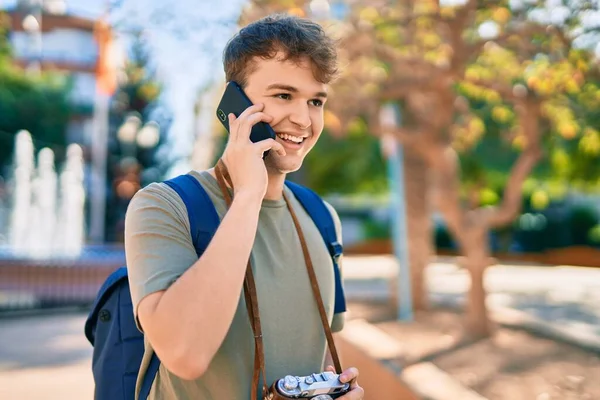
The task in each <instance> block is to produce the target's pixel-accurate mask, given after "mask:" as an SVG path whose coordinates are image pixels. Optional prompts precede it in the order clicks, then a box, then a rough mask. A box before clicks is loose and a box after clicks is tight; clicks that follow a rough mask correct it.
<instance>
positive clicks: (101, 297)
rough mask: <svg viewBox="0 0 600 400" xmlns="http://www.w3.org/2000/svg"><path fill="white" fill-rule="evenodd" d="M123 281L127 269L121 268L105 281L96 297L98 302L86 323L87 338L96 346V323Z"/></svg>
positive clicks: (125, 277)
mask: <svg viewBox="0 0 600 400" xmlns="http://www.w3.org/2000/svg"><path fill="white" fill-rule="evenodd" d="M123 279H127V268H126V267H121V268H118V269H117V270H115V271H114V272H113V273H111V274H110V275H109V276H108V278H106V280H105V281H104V283H103V284H102V286H101V287H100V290H98V296H96V300H95V301H94V304H93V305H92V308H91V311H90V314H89V315H88V318H87V320H86V321H85V328H84V332H85V337H86V338H87V340H88V341H89V342H90V343H91V345H92V346H94V342H95V340H96V336H95V334H94V333H95V329H94V328H95V325H96V321H98V313H99V312H100V310H101V309H102V306H104V303H106V300H107V299H108V297H109V296H110V294H111V293H112V291H113V290H114V289H115V288H116V287H117V286H118V285H119V284H120V283H121V281H122V280H123Z"/></svg>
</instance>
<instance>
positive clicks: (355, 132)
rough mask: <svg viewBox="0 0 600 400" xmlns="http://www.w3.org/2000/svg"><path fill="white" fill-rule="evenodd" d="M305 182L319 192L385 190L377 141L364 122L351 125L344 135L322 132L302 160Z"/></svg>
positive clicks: (382, 166)
mask: <svg viewBox="0 0 600 400" xmlns="http://www.w3.org/2000/svg"><path fill="white" fill-rule="evenodd" d="M303 170H304V172H305V175H306V180H307V182H306V183H307V185H308V186H310V187H311V188H313V189H314V190H316V191H317V192H319V193H320V194H322V195H326V194H332V193H340V194H349V193H382V192H385V191H387V175H386V166H385V162H384V160H383V158H382V155H381V150H380V144H379V140H378V139H377V138H375V137H373V136H371V135H370V134H369V133H368V132H367V127H366V125H364V123H363V122H355V123H353V124H351V126H350V129H349V131H348V132H347V135H346V137H345V138H337V137H334V136H332V135H331V134H329V133H328V132H327V131H325V132H323V134H322V135H321V138H320V139H319V142H318V143H317V145H316V146H315V147H314V148H313V150H312V151H311V152H310V153H309V154H308V156H307V157H306V159H305V160H304V165H303Z"/></svg>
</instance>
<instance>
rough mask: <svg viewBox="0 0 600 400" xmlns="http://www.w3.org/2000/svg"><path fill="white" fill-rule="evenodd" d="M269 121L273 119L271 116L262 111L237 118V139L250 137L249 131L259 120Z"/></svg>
mask: <svg viewBox="0 0 600 400" xmlns="http://www.w3.org/2000/svg"><path fill="white" fill-rule="evenodd" d="M261 121H263V122H266V123H269V122H271V121H273V117H271V116H270V115H267V114H265V113H263V112H256V113H254V114H252V115H249V116H248V117H246V118H244V119H241V118H239V122H240V126H239V128H238V133H239V135H238V137H239V139H244V140H245V139H248V138H250V133H251V132H252V127H253V126H254V125H256V124H258V123H259V122H261Z"/></svg>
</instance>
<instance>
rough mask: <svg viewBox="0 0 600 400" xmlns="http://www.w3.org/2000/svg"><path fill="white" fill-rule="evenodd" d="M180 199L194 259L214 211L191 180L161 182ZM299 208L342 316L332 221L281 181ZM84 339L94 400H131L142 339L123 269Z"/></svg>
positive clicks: (309, 194)
mask: <svg viewBox="0 0 600 400" xmlns="http://www.w3.org/2000/svg"><path fill="white" fill-rule="evenodd" d="M164 183H166V184H167V185H169V186H170V187H171V188H173V189H174V190H175V191H176V192H177V193H178V194H179V196H180V197H181V199H182V200H183V202H184V204H185V206H186V208H187V212H188V216H189V221H190V233H191V236H192V241H193V243H194V248H195V249H196V253H197V254H198V257H200V255H201V254H202V253H203V252H204V250H205V249H206V247H207V246H208V243H209V242H210V240H211V239H212V237H213V235H214V233H215V232H216V230H217V227H218V226H219V222H220V219H219V216H218V214H217V211H216V210H215V207H214V205H213V203H212V201H211V200H210V198H209V197H208V194H207V193H206V192H205V191H204V189H203V188H202V185H200V183H199V182H198V181H197V180H196V179H195V178H194V177H193V176H191V175H188V174H186V175H180V176H178V177H176V178H173V179H170V180H168V181H165V182H164ZM286 185H287V186H288V188H290V189H291V191H292V192H293V193H294V196H295V197H296V198H297V199H298V201H299V202H300V204H302V206H303V207H304V209H305V210H306V212H307V213H308V214H309V215H310V217H311V218H312V220H313V221H314V223H315V225H316V226H317V228H318V230H319V232H320V233H321V235H322V236H323V240H324V241H325V245H326V246H327V249H328V250H329V254H330V255H331V258H332V260H333V267H334V274H335V307H334V312H335V313H340V312H344V311H346V300H345V297H344V292H343V287H342V281H341V277H340V271H339V267H338V259H339V257H340V256H341V255H342V246H341V244H340V243H339V241H338V240H337V235H336V231H335V225H334V222H333V218H332V217H331V214H330V212H329V210H328V209H327V206H326V205H325V203H324V202H323V201H322V200H321V198H320V197H319V196H318V195H317V194H316V193H314V192H313V191H311V190H310V189H307V188H305V187H303V186H300V185H298V184H295V183H292V182H289V181H286ZM85 335H86V337H87V339H88V340H89V342H90V343H91V344H92V346H93V347H94V351H93V359H92V372H93V375H94V382H95V386H96V388H95V395H94V399H95V400H119V399H121V400H133V399H134V398H135V385H136V380H137V376H138V372H139V368H140V364H141V361H142V357H143V354H144V336H143V333H141V332H140V331H139V330H138V328H137V326H136V324H135V321H134V316H133V304H132V301H131V295H130V293H129V281H128V279H127V268H126V267H121V268H119V269H117V270H116V271H115V272H113V273H112V274H111V275H110V276H109V277H108V278H107V279H106V281H105V282H104V284H103V285H102V287H101V288H100V290H99V292H98V296H97V298H96V300H95V302H94V304H93V306H92V309H91V312H90V314H89V316H88V318H87V320H86V323H85ZM159 366H160V360H159V359H158V357H157V356H156V354H154V355H153V356H152V359H151V361H150V365H149V367H148V370H147V372H146V373H145V375H144V377H143V381H142V387H141V391H140V396H139V398H140V399H141V400H146V399H147V398H148V395H149V394H150V389H151V387H152V382H153V381H154V377H155V376H156V373H157V372H158V368H159Z"/></svg>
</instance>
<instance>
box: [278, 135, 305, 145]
mask: <svg viewBox="0 0 600 400" xmlns="http://www.w3.org/2000/svg"><path fill="white" fill-rule="evenodd" d="M277 136H279V137H280V138H282V139H285V140H289V141H290V142H294V143H302V142H303V141H304V138H301V137H297V136H292V135H288V134H286V133H278V134H277Z"/></svg>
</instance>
